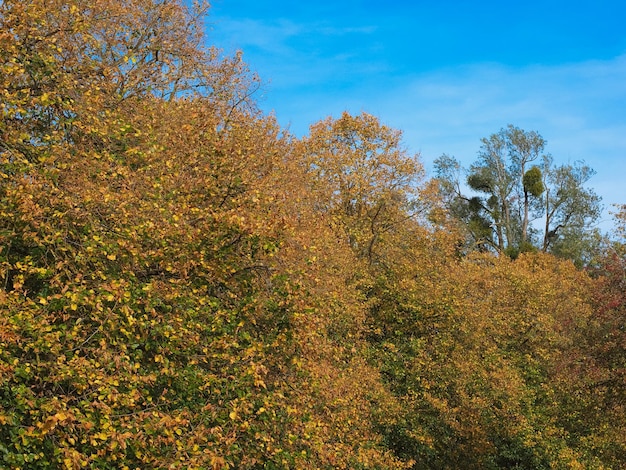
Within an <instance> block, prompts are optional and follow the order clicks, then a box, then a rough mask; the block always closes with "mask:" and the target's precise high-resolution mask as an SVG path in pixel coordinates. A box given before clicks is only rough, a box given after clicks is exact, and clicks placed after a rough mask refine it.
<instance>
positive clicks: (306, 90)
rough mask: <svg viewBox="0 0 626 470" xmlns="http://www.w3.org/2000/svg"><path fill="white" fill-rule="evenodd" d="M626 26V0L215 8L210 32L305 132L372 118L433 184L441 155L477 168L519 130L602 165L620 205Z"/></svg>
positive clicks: (624, 166)
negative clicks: (415, 158) (496, 139)
mask: <svg viewBox="0 0 626 470" xmlns="http://www.w3.org/2000/svg"><path fill="white" fill-rule="evenodd" d="M625 24H626V2H624V1H623V0H610V1H609V0H591V1H575V0H570V1H567V2H566V1H550V0H544V1H535V0H528V1H525V2H502V1H499V2H495V1H469V0H468V1H461V0H458V1H447V2H446V1H441V0H438V1H436V0H432V1H431V0H428V1H413V2H411V1H393V0H389V1H387V2H373V1H357V0H348V1H343V2H341V1H328V0H318V1H312V2H311V1H305V2H294V1H293V0H292V1H283V0H274V1H269V0H266V1H259V0H255V1H253V0H214V2H213V3H212V8H211V11H210V14H209V18H208V20H207V34H208V39H209V41H210V43H211V44H213V45H216V46H218V47H221V48H222V49H224V52H226V53H232V52H234V51H235V50H237V49H241V50H243V52H244V59H245V61H246V62H247V63H248V64H249V65H250V67H251V69H252V70H254V71H256V72H257V73H258V74H259V75H260V77H261V79H262V80H263V82H264V86H263V89H262V90H261V92H260V93H259V95H258V97H257V99H258V100H259V103H260V105H261V107H262V109H263V110H265V111H267V112H273V113H274V114H275V115H276V117H277V119H278V121H279V122H280V123H281V124H282V125H283V126H285V127H288V128H289V129H290V131H291V132H292V133H294V134H296V135H298V136H302V135H304V134H306V133H307V132H308V128H309V126H310V125H311V124H312V123H314V122H317V121H319V120H320V119H323V118H325V117H327V116H329V115H332V116H335V117H337V116H339V115H340V114H341V112H343V111H344V110H347V111H350V112H351V113H354V114H357V113H360V112H362V111H364V112H368V113H371V114H374V115H376V116H378V117H379V118H380V119H381V121H382V122H384V123H385V124H388V125H390V126H392V127H394V128H397V129H400V130H402V131H403V133H404V144H405V145H406V147H407V148H408V150H409V151H410V152H413V153H419V154H420V159H421V161H422V162H423V163H424V165H425V167H426V169H427V171H428V172H429V175H432V162H433V161H434V159H435V158H437V157H439V156H440V155H442V154H444V153H447V154H450V155H454V156H456V157H457V158H458V159H459V160H460V161H461V162H462V163H463V164H464V165H469V164H470V163H472V162H473V161H474V160H475V159H476V155H477V152H478V150H479V148H480V139H481V138H482V137H487V136H489V135H491V134H493V133H495V132H498V131H499V130H500V129H501V128H503V127H505V126H506V125H507V124H513V125H516V126H518V127H520V128H522V129H525V130H535V131H538V132H539V133H540V134H541V135H542V136H543V137H544V138H545V139H546V140H547V142H548V145H547V148H546V150H547V151H548V152H549V153H551V154H552V155H553V157H554V159H555V161H556V163H567V162H574V161H577V160H584V161H585V162H586V163H587V164H589V165H590V166H591V167H592V168H594V169H595V170H596V172H597V174H596V175H595V176H594V177H593V178H592V180H591V181H590V184H589V185H590V186H591V187H593V188H594V189H595V190H596V192H597V193H598V194H599V195H601V196H602V198H603V203H604V205H605V206H606V207H607V208H608V209H610V205H611V204H613V203H626V26H625ZM608 218H609V217H608V215H607V216H606V219H608ZM609 226H610V221H609V220H606V221H605V222H604V223H603V224H602V227H603V228H607V227H609Z"/></svg>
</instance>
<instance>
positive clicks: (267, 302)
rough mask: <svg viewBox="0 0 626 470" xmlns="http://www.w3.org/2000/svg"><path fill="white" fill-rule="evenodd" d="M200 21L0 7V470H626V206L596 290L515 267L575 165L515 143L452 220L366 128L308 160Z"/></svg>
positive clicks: (176, 13)
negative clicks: (536, 214)
mask: <svg viewBox="0 0 626 470" xmlns="http://www.w3.org/2000/svg"><path fill="white" fill-rule="evenodd" d="M207 8H208V5H206V4H205V3H202V2H198V3H194V4H193V5H188V4H187V2H178V1H167V2H166V1H161V0H133V1H128V2H119V1H117V0H96V1H90V2H86V1H82V0H72V1H69V2H68V1H60V0H58V1H45V2H44V1H43V0H29V1H26V2H25V1H18V0H7V1H4V2H1V3H0V24H1V26H2V27H1V28H0V31H1V32H0V67H1V73H0V81H1V85H2V89H3V93H2V95H1V97H0V99H1V103H2V113H3V119H2V121H1V122H0V283H1V285H0V309H1V311H2V315H1V316H0V467H2V468H5V467H6V468H15V469H20V468H22V469H46V468H48V469H52V468H67V469H78V468H102V469H107V468H111V469H113V468H122V469H124V468H126V469H128V468H181V469H182V468H185V469H192V468H198V469H199V468H203V469H204V468H209V469H227V468H238V469H239V468H241V469H260V468H265V469H335V468H343V469H402V468H416V469H417V468H420V469H421V468H426V469H453V468H481V469H482V468H492V469H497V468H598V469H600V468H620V467H622V466H623V465H624V462H625V457H624V455H625V453H624V449H625V442H624V437H623V436H624V435H626V432H624V431H625V430H624V422H625V420H624V406H623V405H624V396H623V390H624V385H626V384H625V383H624V354H623V351H624V334H623V320H624V319H623V315H624V308H623V307H624V285H623V283H624V243H623V234H624V230H623V229H624V225H626V224H625V223H624V220H626V217H624V208H623V207H622V208H621V209H620V212H619V213H618V215H617V220H618V239H617V240H616V241H615V242H614V243H612V244H610V245H607V246H605V248H604V252H603V254H602V256H598V257H597V258H595V260H594V269H593V270H592V269H591V268H589V269H588V270H586V271H582V270H580V269H577V268H576V266H575V265H574V264H572V263H570V262H568V261H564V260H560V259H558V258H556V257H553V256H552V255H550V254H547V253H540V252H532V253H531V252H529V253H521V254H519V253H518V252H520V251H521V252H523V251H532V250H530V247H525V246H524V245H523V243H522V241H523V236H522V235H523V233H524V228H523V226H524V221H525V220H526V219H525V216H524V207H527V208H528V209H529V214H532V213H533V212H532V211H534V210H540V209H541V211H544V210H545V212H542V213H545V214H546V220H549V223H548V224H547V227H550V228H551V229H552V230H556V237H553V238H550V240H549V241H548V243H547V245H545V247H541V246H539V245H536V246H537V247H539V248H542V250H541V251H549V252H553V253H559V254H563V253H573V252H574V251H575V249H574V247H575V246H577V245H576V243H573V241H574V240H575V236H577V235H576V234H580V233H582V232H581V230H582V228H583V227H584V226H585V225H586V224H587V223H588V221H589V219H590V218H591V219H592V218H593V211H594V210H596V209H597V199H595V196H594V195H593V193H592V192H591V191H589V190H586V189H584V188H583V184H584V183H585V182H586V181H587V178H588V177H589V176H590V175H591V172H590V170H589V169H588V168H586V167H556V168H555V167H553V166H552V164H551V162H550V161H549V160H548V159H544V160H541V162H539V161H537V158H538V155H539V149H542V148H543V140H542V139H541V138H540V136H538V135H537V134H535V133H525V132H523V131H520V130H519V129H516V128H509V129H508V130H506V131H503V132H502V133H501V134H497V135H495V136H492V137H491V138H490V139H485V140H484V142H483V143H484V149H483V150H484V153H483V154H482V156H481V158H482V159H483V160H481V162H482V163H481V164H477V165H475V166H474V167H473V168H472V171H471V173H470V177H469V180H468V182H469V185H470V186H471V187H472V188H473V189H474V190H476V191H477V192H478V193H479V194H480V196H476V197H475V198H466V199H464V198H462V197H456V196H458V195H459V194H461V191H460V189H461V187H460V178H459V177H458V176H459V175H460V173H461V171H462V169H461V168H460V165H459V164H458V162H456V161H455V160H454V159H451V158H442V159H441V160H440V169H441V171H442V175H444V176H445V175H447V177H445V178H442V179H441V180H440V187H437V186H436V185H434V184H430V183H428V182H427V183H424V181H423V169H422V166H421V163H420V162H419V159H418V157H417V156H414V155H410V154H409V153H408V152H407V151H406V150H405V149H404V148H403V146H402V141H401V133H400V132H399V131H396V130H394V129H391V128H389V127H388V126H385V125H384V124H382V123H381V122H380V121H379V120H378V119H377V118H375V117H374V116H371V115H368V114H361V115H358V116H352V115H350V114H348V113H344V114H342V115H341V116H340V117H339V118H337V119H332V118H328V119H325V120H322V121H320V122H319V123H316V124H314V125H313V126H312V127H311V130H310V134H309V135H308V136H305V137H304V138H302V139H296V138H294V137H292V136H290V135H289V134H287V133H286V132H285V131H284V130H282V129H281V128H280V127H279V126H278V125H277V123H276V122H275V120H274V119H273V118H272V117H268V116H264V115H263V114H262V113H260V112H259V111H258V109H257V107H256V105H255V102H254V99H253V93H254V91H255V90H256V89H257V88H258V86H259V85H258V79H257V78H256V77H255V76H254V75H252V74H250V73H249V72H248V69H247V67H246V65H245V64H244V63H243V61H242V57H241V54H240V53H237V54H235V56H234V57H221V56H220V55H219V53H218V51H217V50H216V49H214V48H205V47H204V46H203V43H204V38H203V36H202V33H201V32H202V18H203V15H204V14H205V13H206V11H207ZM505 155H507V156H508V157H509V159H510V162H509V163H512V166H511V165H509V166H508V167H503V166H502V165H500V163H503V162H504V161H505V160H504V156H505ZM535 161H537V164H536V165H533V166H530V167H529V168H528V167H527V166H526V163H528V162H535ZM523 162H524V163H523ZM542 162H543V163H542ZM492 163H493V164H492ZM496 163H497V165H496ZM498 165H500V166H498ZM455 175H456V176H455ZM440 189H443V196H444V198H443V199H442V198H441V195H442V192H441V191H440ZM514 197H517V199H515V201H517V202H518V203H519V204H518V203H513V202H512V201H513V199H512V198H514ZM526 203H527V204H526ZM507 211H508V212H507ZM507 217H508V219H507ZM459 220H462V221H463V222H464V223H466V224H467V226H468V227H469V230H470V232H471V233H472V234H473V235H474V236H475V237H476V239H477V240H479V239H490V240H491V242H492V246H494V247H497V246H499V243H500V242H501V241H502V240H506V238H507V237H510V238H511V240H514V243H512V244H510V245H506V244H504V245H503V246H504V248H505V249H506V248H511V249H514V250H516V254H518V255H519V256H517V257H516V258H517V259H516V260H515V261H512V260H510V259H509V258H506V257H495V256H493V254H492V253H490V252H483V253H470V252H468V250H467V248H466V246H464V242H465V234H466V231H465V229H464V227H463V226H462V225H461V224H459ZM528 220H530V219H528ZM494 221H497V224H496V227H498V226H500V227H502V230H501V232H498V229H495V232H494V228H493V224H494ZM505 222H506V223H505ZM498 224H499V225H498ZM507 224H508V225H507ZM557 227H558V228H557ZM568 230H569V232H568ZM534 236H535V234H534V232H532V230H531V229H530V228H529V227H528V241H532V242H534V243H537V240H538V238H533V237H534ZM620 237H621V238H620ZM577 240H578V241H579V242H580V243H582V242H583V241H584V240H582V239H577ZM581 240H582V241H581ZM546 247H547V248H546ZM526 248H528V249H526ZM568 250H569V251H568ZM580 252H581V251H579V252H577V253H580ZM567 256H569V255H567ZM576 256H580V255H576Z"/></svg>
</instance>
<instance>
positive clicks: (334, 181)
mask: <svg viewBox="0 0 626 470" xmlns="http://www.w3.org/2000/svg"><path fill="white" fill-rule="evenodd" d="M401 137H402V134H401V132H399V131H397V130H395V129H392V128H390V127H388V126H385V125H383V124H381V123H380V122H379V120H378V119H377V118H376V117H374V116H372V115H370V114H366V113H363V114H361V115H359V116H351V115H350V114H348V113H347V112H344V113H343V114H342V115H341V117H340V118H338V119H332V118H328V119H325V120H323V121H321V122H319V123H317V124H315V125H313V126H312V127H311V132H310V135H309V136H308V137H306V138H305V139H304V140H303V146H304V150H303V153H304V154H305V155H306V156H307V157H306V158H307V168H308V171H309V172H310V174H311V176H312V178H311V180H312V181H313V182H315V183H314V184H315V186H314V187H313V188H312V190H313V191H315V192H318V193H320V191H321V193H320V201H323V202H322V203H321V204H320V206H319V207H318V209H319V210H320V211H322V212H324V213H330V214H332V215H333V217H334V219H335V220H336V221H338V222H339V226H340V227H341V229H342V230H344V233H345V234H346V235H347V238H348V241H349V243H350V246H351V247H352V248H353V249H354V250H355V252H357V253H358V254H359V257H360V258H362V259H366V260H368V261H369V262H373V261H375V260H376V259H380V257H377V255H376V247H377V245H378V244H379V242H380V241H381V239H383V238H384V237H385V236H389V235H392V234H393V233H394V231H395V230H397V228H398V226H399V224H401V222H402V221H404V220H406V219H407V218H411V217H414V216H416V215H417V214H418V213H419V210H418V206H417V185H418V183H419V181H420V180H421V177H422V173H423V169H422V166H421V164H420V163H419V161H418V160H417V157H416V156H413V155H409V154H408V153H407V152H406V150H405V149H403V148H402V146H401Z"/></svg>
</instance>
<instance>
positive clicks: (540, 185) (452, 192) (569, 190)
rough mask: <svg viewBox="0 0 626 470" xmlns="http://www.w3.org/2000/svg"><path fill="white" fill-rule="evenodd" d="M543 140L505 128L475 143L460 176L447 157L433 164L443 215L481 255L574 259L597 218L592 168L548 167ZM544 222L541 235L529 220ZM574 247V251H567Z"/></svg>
mask: <svg viewBox="0 0 626 470" xmlns="http://www.w3.org/2000/svg"><path fill="white" fill-rule="evenodd" d="M545 146H546V141H545V140H544V139H543V138H542V137H541V136H540V135H539V134H538V133H537V132H534V131H529V132H527V131H523V130H521V129H519V128H517V127H514V126H512V125H509V126H508V127H507V128H506V129H502V130H500V132H498V133H496V134H493V135H491V136H490V137H489V138H483V139H482V146H481V150H480V152H479V158H478V160H477V161H476V162H475V163H474V164H472V165H471V166H470V168H469V171H467V173H466V174H467V177H466V180H465V182H466V184H467V186H466V187H467V188H468V189H469V190H471V191H472V192H473V193H474V195H471V193H470V195H466V194H465V191H464V189H465V187H464V186H462V183H461V175H462V173H465V170H464V169H463V168H462V167H461V165H460V164H459V162H458V161H457V160H456V159H455V158H454V157H450V156H447V155H444V156H442V157H440V158H439V159H437V160H436V162H435V165H436V170H437V180H438V181H439V184H440V187H441V190H442V195H443V197H444V200H445V201H446V205H447V207H448V210H449V212H450V214H451V215H452V217H453V218H456V219H457V220H458V221H459V222H461V223H462V224H463V225H464V226H465V227H466V229H467V231H468V233H469V235H470V237H471V238H472V239H473V241H474V243H475V244H476V245H478V246H480V247H483V249H485V248H486V249H491V250H494V251H496V252H498V253H506V254H508V255H509V256H512V257H515V256H517V254H518V253H520V252H522V251H529V250H535V249H539V250H541V251H544V252H552V253H555V254H560V255H562V256H564V257H571V258H577V257H578V258H580V257H583V256H584V254H583V251H584V249H585V247H586V248H589V245H588V244H587V245H585V247H580V242H581V241H582V240H586V241H587V242H589V238H588V237H587V236H588V235H589V234H590V233H591V232H592V230H590V229H589V227H590V225H592V224H593V222H595V221H596V220H597V219H598V217H599V216H600V198H599V197H598V196H597V195H596V194H595V193H594V192H593V190H591V189H587V188H585V184H586V183H587V181H588V180H589V178H590V177H591V176H592V175H593V170H591V168H589V167H588V166H586V165H584V164H582V163H576V164H567V165H561V166H555V165H554V164H553V160H552V157H550V156H549V155H545V154H544V153H543V152H544V149H545ZM540 219H543V231H542V230H540V229H539V228H538V227H537V226H536V224H533V221H536V220H540ZM576 241H578V242H579V248H578V250H575V249H574V248H573V247H574V246H575V245H576Z"/></svg>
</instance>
